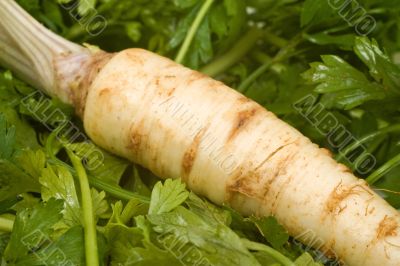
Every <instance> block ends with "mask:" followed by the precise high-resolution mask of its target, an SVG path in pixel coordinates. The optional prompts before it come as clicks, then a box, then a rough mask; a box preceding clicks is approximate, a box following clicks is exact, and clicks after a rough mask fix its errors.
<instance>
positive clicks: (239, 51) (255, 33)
mask: <svg viewBox="0 0 400 266" xmlns="http://www.w3.org/2000/svg"><path fill="white" fill-rule="evenodd" d="M261 35H262V30H260V29H259V28H256V27H253V28H251V29H250V30H249V31H248V32H247V33H246V34H245V35H244V36H243V38H241V39H240V40H239V41H238V42H237V43H236V45H235V46H233V47H232V48H231V49H230V50H229V51H228V52H227V53H226V54H224V55H222V56H220V57H219V58H217V59H216V60H214V61H212V62H211V63H209V64H208V65H206V66H204V67H203V68H201V69H200V72H203V73H204V74H206V75H209V76H211V77H215V76H217V75H218V74H220V73H222V72H224V71H225V70H227V69H228V68H230V67H231V66H232V65H234V64H235V63H236V62H237V61H239V60H240V59H241V58H242V57H243V56H244V55H246V54H247V53H248V52H249V50H250V49H251V48H252V47H253V46H254V44H255V43H256V42H257V40H259V38H260V36H261Z"/></svg>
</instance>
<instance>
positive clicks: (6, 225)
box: [0, 216, 14, 232]
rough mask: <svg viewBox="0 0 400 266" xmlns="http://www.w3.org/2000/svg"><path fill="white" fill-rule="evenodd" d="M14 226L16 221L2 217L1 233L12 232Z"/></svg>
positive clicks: (0, 223)
mask: <svg viewBox="0 0 400 266" xmlns="http://www.w3.org/2000/svg"><path fill="white" fill-rule="evenodd" d="M13 226H14V220H12V219H9V218H6V217H2V216H0V231H3V232H11V231H12V229H13Z"/></svg>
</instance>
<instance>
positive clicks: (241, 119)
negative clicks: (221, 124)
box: [226, 106, 260, 142]
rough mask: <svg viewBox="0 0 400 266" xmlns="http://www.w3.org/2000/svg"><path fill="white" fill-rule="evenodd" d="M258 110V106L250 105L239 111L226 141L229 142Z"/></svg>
mask: <svg viewBox="0 0 400 266" xmlns="http://www.w3.org/2000/svg"><path fill="white" fill-rule="evenodd" d="M259 110H260V108H259V107H258V106H256V107H252V108H250V109H247V110H243V111H239V112H238V113H237V116H236V119H235V121H234V123H233V126H232V129H231V132H230V133H229V135H228V138H227V141H226V142H230V141H231V140H232V139H233V138H235V137H236V136H237V135H238V134H239V133H240V132H241V131H242V130H243V129H244V128H246V126H247V125H248V124H249V122H250V121H251V120H252V118H254V117H255V115H256V113H257V112H258V111H259Z"/></svg>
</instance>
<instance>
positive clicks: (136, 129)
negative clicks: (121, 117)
mask: <svg viewBox="0 0 400 266" xmlns="http://www.w3.org/2000/svg"><path fill="white" fill-rule="evenodd" d="M142 128H143V120H141V121H139V122H138V123H134V124H133V125H132V127H131V129H130V131H129V132H130V138H129V142H128V146H127V148H128V149H129V150H132V151H133V152H134V153H138V152H139V150H140V146H141V144H142V142H143V134H142V133H141V129H142Z"/></svg>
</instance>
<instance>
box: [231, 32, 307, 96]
mask: <svg viewBox="0 0 400 266" xmlns="http://www.w3.org/2000/svg"><path fill="white" fill-rule="evenodd" d="M301 36H302V34H298V35H296V36H295V37H294V38H293V39H292V40H290V41H289V42H288V45H287V46H285V47H283V48H282V49H281V50H280V51H279V52H278V53H277V54H276V55H275V56H274V58H272V60H271V61H267V62H265V63H264V64H262V65H261V66H260V67H259V68H257V69H256V70H255V71H254V72H253V73H252V74H251V75H249V76H248V77H247V78H246V79H245V80H244V81H243V82H242V83H241V84H240V85H239V87H238V89H237V90H238V91H240V92H242V93H244V92H246V90H247V89H248V87H249V86H250V85H251V84H252V83H253V82H254V81H255V80H256V79H257V78H258V77H260V76H261V75H262V74H263V73H264V72H265V71H267V70H268V69H269V68H270V67H271V66H272V65H273V64H275V63H277V62H280V61H282V60H284V59H285V58H287V57H289V56H290V53H291V52H292V50H293V48H294V47H296V46H297V45H298V44H299V42H300V41H301Z"/></svg>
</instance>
